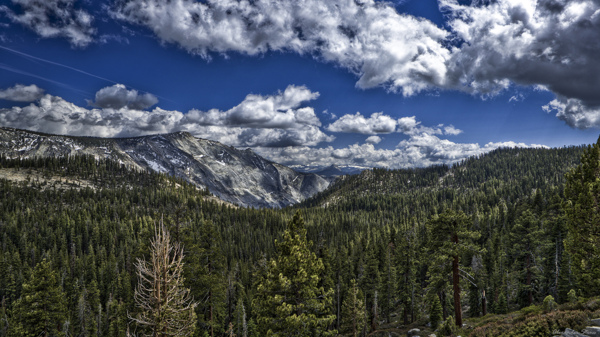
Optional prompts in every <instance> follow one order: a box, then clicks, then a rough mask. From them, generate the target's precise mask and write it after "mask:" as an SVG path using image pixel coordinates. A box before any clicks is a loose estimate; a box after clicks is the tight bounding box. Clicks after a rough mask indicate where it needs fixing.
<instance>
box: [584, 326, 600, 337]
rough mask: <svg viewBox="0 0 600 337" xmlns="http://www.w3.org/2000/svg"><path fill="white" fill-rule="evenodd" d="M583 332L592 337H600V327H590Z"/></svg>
mask: <svg viewBox="0 0 600 337" xmlns="http://www.w3.org/2000/svg"><path fill="white" fill-rule="evenodd" d="M582 332H583V333H584V334H586V335H588V336H590V337H600V327H597V326H588V327H587V328H585V329H583V331H582Z"/></svg>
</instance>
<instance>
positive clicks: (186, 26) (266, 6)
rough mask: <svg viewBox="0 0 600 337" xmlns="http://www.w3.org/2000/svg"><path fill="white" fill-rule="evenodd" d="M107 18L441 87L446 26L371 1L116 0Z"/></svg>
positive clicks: (201, 43)
mask: <svg viewBox="0 0 600 337" xmlns="http://www.w3.org/2000/svg"><path fill="white" fill-rule="evenodd" d="M112 15H113V17H115V18H117V19H120V20H124V21H127V22H130V23H135V24H139V25H143V26H145V27H147V28H149V29H151V30H152V31H153V32H154V33H155V34H156V36H157V37H158V38H159V39H160V40H161V41H162V42H166V43H175V44H177V45H179V46H181V47H182V48H184V49H186V50H187V51H189V52H190V53H193V54H199V55H202V56H203V57H205V58H210V54H211V52H216V53H227V52H238V53H242V54H247V55H257V54H262V53H265V52H267V51H289V52H295V53H299V54H310V55H314V56H315V57H316V58H318V59H320V60H323V61H326V62H335V63H336V64H339V65H341V66H342V67H344V68H346V69H348V70H350V71H351V72H353V73H355V74H357V75H358V76H359V80H358V82H357V86H359V87H361V88H371V87H376V86H386V87H388V88H390V89H391V90H394V91H400V92H402V93H403V94H405V95H412V94H414V93H417V92H419V91H421V90H424V89H427V88H429V87H430V86H431V85H434V86H444V85H445V84H444V81H445V78H446V74H445V73H446V65H445V62H446V61H447V59H448V58H449V56H450V51H449V50H448V49H447V48H446V47H444V40H445V39H446V37H447V36H448V32H446V31H445V30H443V29H440V28H438V27H437V26H436V25H435V24H433V23H431V22H430V21H427V20H425V19H418V18H415V17H412V16H409V15H402V14H399V13H397V12H396V10H395V8H394V7H393V5H392V4H390V3H388V2H380V1H375V0H361V1H350V0H328V1H321V0H304V1H295V0H281V1H276V2H273V1H270V0H256V1H220V0H207V1H202V2H200V1H190V0H172V1H169V2H165V1H163V0H117V1H116V2H115V5H114V6H113V11H112Z"/></svg>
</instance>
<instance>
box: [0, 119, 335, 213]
mask: <svg viewBox="0 0 600 337" xmlns="http://www.w3.org/2000/svg"><path fill="white" fill-rule="evenodd" d="M0 153H2V154H4V155H5V156H7V157H9V158H32V157H36V156H37V157H52V156H69V155H76V154H88V155H93V156H95V157H96V158H108V159H112V160H116V161H118V162H120V163H122V164H124V165H127V166H129V167H133V168H138V169H147V170H152V171H156V172H163V173H166V174H169V175H173V176H177V177H180V178H183V179H185V180H187V181H189V182H191V183H193V184H195V185H196V186H198V187H201V188H208V190H209V191H210V192H211V193H213V194H214V195H215V196H217V197H219V198H221V199H223V200H225V201H228V202H231V203H233V204H237V205H240V206H252V207H260V208H262V207H275V208H278V207H285V206H288V205H292V204H295V203H298V202H300V201H302V200H304V199H306V198H309V197H311V196H313V195H314V194H316V193H318V192H321V191H323V190H325V189H326V188H327V187H328V186H329V181H328V180H326V179H324V178H322V177H321V176H319V175H316V174H311V173H300V172H297V171H294V170H292V169H291V168H289V167H286V166H283V165H280V164H277V163H274V162H271V161H269V160H267V159H265V158H263V157H261V156H259V155H257V154H256V153H254V152H253V151H252V150H250V149H247V150H238V149H236V148H233V147H230V146H226V145H223V144H221V143H219V142H214V141H210V140H205V139H199V138H195V137H193V136H192V135H191V134H190V133H187V132H176V133H171V134H164V135H152V136H143V137H134V138H94V137H70V136H56V135H48V134H42V133H36V132H30V131H24V130H16V129H11V128H0Z"/></svg>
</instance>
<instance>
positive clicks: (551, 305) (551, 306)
mask: <svg viewBox="0 0 600 337" xmlns="http://www.w3.org/2000/svg"><path fill="white" fill-rule="evenodd" d="M556 307H557V304H556V302H555V301H554V297H552V295H548V296H546V298H544V303H542V310H544V312H551V311H554V310H555V309H556Z"/></svg>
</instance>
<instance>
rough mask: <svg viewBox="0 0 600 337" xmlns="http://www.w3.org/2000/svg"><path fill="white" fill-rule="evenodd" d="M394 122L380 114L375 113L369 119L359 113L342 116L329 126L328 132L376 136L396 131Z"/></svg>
mask: <svg viewBox="0 0 600 337" xmlns="http://www.w3.org/2000/svg"><path fill="white" fill-rule="evenodd" d="M396 124H397V122H396V120H395V119H393V118H392V117H390V116H387V115H384V114H383V113H382V112H376V113H374V114H372V115H371V117H369V118H365V117H363V115H361V114H360V112H357V113H356V114H354V115H344V116H342V117H340V118H339V119H338V120H336V121H335V122H333V123H331V124H329V126H328V127H327V130H328V131H331V132H346V133H362V134H378V133H391V132H394V131H396Z"/></svg>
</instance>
